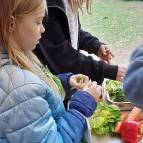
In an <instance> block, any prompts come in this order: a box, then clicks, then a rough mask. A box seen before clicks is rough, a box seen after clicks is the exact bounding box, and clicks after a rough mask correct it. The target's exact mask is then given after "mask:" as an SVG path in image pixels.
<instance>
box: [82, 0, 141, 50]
mask: <svg viewBox="0 0 143 143" xmlns="http://www.w3.org/2000/svg"><path fill="white" fill-rule="evenodd" d="M80 20H81V24H82V28H83V29H84V30H87V31H89V32H91V33H92V34H94V35H96V36H97V37H99V39H101V40H102V41H105V42H106V43H109V44H110V45H112V47H115V48H116V47H118V48H125V47H126V48H129V47H131V46H132V45H134V43H141V42H142V41H143V2H141V1H127V0H126V1H125V0H93V5H92V14H91V15H88V14H87V13H86V12H85V11H84V14H83V15H80Z"/></svg>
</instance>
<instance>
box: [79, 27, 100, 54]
mask: <svg viewBox="0 0 143 143" xmlns="http://www.w3.org/2000/svg"><path fill="white" fill-rule="evenodd" d="M101 44H103V43H102V42H100V41H99V39H98V38H97V37H95V36H93V35H92V34H90V33H88V32H86V31H83V30H82V29H80V31H79V49H80V50H85V51H87V52H88V53H90V54H91V53H94V54H96V55H97V52H98V50H99V48H100V46H101Z"/></svg>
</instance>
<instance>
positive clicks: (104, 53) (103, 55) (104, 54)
mask: <svg viewBox="0 0 143 143" xmlns="http://www.w3.org/2000/svg"><path fill="white" fill-rule="evenodd" d="M99 51H100V52H99V54H98V55H99V57H100V59H101V60H105V61H107V63H109V64H110V60H111V59H112V58H113V57H114V55H113V54H112V53H111V51H110V49H109V48H108V46H107V45H104V44H102V45H101V46H100V50H99Z"/></svg>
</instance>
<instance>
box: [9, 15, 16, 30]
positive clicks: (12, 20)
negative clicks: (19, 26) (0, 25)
mask: <svg viewBox="0 0 143 143" xmlns="http://www.w3.org/2000/svg"><path fill="white" fill-rule="evenodd" d="M15 27H16V21H15V17H14V16H11V17H10V20H9V32H10V33H12V32H14V31H15Z"/></svg>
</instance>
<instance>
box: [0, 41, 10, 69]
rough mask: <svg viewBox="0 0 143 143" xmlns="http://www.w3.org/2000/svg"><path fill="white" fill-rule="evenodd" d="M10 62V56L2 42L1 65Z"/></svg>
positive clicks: (0, 49) (0, 48)
mask: <svg viewBox="0 0 143 143" xmlns="http://www.w3.org/2000/svg"><path fill="white" fill-rule="evenodd" d="M6 64H9V57H8V53H7V51H6V50H5V49H4V48H3V47H2V45H1V44H0V66H3V65H6Z"/></svg>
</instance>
